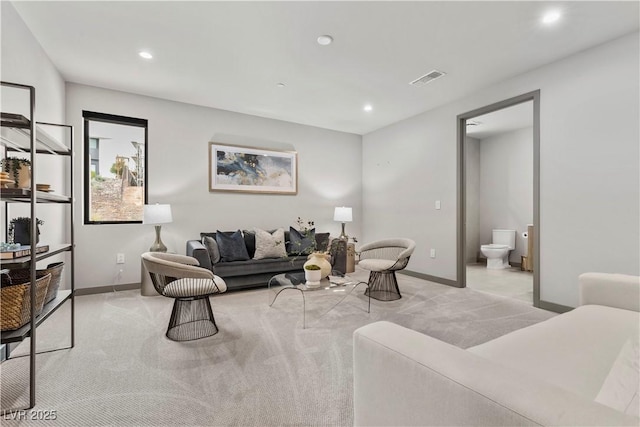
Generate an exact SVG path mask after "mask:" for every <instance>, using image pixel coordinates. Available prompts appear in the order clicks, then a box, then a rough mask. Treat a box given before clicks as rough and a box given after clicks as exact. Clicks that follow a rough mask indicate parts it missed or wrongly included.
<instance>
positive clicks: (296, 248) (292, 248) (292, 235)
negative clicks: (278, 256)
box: [287, 227, 317, 255]
mask: <svg viewBox="0 0 640 427" xmlns="http://www.w3.org/2000/svg"><path fill="white" fill-rule="evenodd" d="M316 245H317V244H316V229H315V228H312V229H311V230H307V231H304V232H302V231H299V230H296V229H295V228H293V227H289V246H288V248H287V252H288V253H289V255H309V254H310V253H311V252H313V251H314V250H315V249H316Z"/></svg>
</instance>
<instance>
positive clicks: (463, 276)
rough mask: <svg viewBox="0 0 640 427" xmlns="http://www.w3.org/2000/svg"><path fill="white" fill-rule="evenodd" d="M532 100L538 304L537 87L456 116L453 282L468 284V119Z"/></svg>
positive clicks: (535, 293) (537, 302) (535, 295)
mask: <svg viewBox="0 0 640 427" xmlns="http://www.w3.org/2000/svg"><path fill="white" fill-rule="evenodd" d="M529 101H533V227H534V233H533V258H534V264H533V306H534V307H540V234H541V229H540V90H535V91H532V92H527V93H524V94H522V95H518V96H514V97H513V98H508V99H505V100H503V101H499V102H496V103H493V104H489V105H485V106H484V107H480V108H476V109H475V110H471V111H468V112H466V113H463V114H460V115H458V116H457V118H456V125H457V141H458V143H457V144H458V149H457V162H456V163H457V181H458V182H457V199H458V209H457V220H456V222H457V226H456V228H457V251H456V252H457V275H456V277H457V278H456V286H457V287H459V288H464V287H466V286H467V270H466V262H465V248H466V240H467V227H466V213H467V188H466V175H467V173H466V166H467V165H466V159H465V157H466V151H465V138H466V135H467V120H469V119H472V118H474V117H478V116H482V115H484V114H488V113H492V112H494V111H498V110H502V109H504V108H508V107H513V106H514V105H518V104H522V103H524V102H529Z"/></svg>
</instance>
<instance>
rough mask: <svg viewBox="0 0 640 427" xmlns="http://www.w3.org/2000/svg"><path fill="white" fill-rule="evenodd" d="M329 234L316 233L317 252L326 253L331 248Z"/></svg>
mask: <svg viewBox="0 0 640 427" xmlns="http://www.w3.org/2000/svg"><path fill="white" fill-rule="evenodd" d="M329 235H330V234H329V233H316V251H320V252H324V251H326V250H327V249H328V248H329V240H331V239H330V237H329Z"/></svg>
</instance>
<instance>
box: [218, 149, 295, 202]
mask: <svg viewBox="0 0 640 427" xmlns="http://www.w3.org/2000/svg"><path fill="white" fill-rule="evenodd" d="M209 191H241V192H247V193H276V194H296V193H297V192H298V155H297V153H296V152H295V151H276V150H266V149H262V148H254V147H243V146H238V145H224V144H218V143H216V142H210V143H209Z"/></svg>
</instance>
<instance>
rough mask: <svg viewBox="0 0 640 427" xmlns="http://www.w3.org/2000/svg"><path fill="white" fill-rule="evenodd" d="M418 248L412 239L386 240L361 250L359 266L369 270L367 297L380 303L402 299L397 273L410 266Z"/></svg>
mask: <svg viewBox="0 0 640 427" xmlns="http://www.w3.org/2000/svg"><path fill="white" fill-rule="evenodd" d="M415 247H416V242H414V241H413V240H411V239H384V240H378V241H376V242H371V243H367V244H366V245H363V246H362V247H361V248H360V262H359V263H358V265H359V266H360V267H362V268H364V269H365V270H369V271H370V273H369V283H368V286H369V287H368V289H367V291H366V292H365V295H369V296H370V297H371V298H373V299H377V300H379V301H394V300H397V299H400V298H402V295H400V289H399V288H398V280H397V279H396V271H398V270H402V269H404V268H405V267H406V266H407V264H409V258H410V257H411V254H412V253H413V250H414V249H415Z"/></svg>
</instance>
